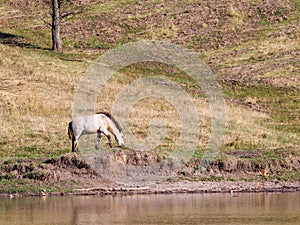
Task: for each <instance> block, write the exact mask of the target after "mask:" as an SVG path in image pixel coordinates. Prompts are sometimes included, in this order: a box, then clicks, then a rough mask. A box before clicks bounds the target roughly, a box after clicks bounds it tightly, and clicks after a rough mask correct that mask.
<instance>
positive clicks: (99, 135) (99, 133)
mask: <svg viewBox="0 0 300 225" xmlns="http://www.w3.org/2000/svg"><path fill="white" fill-rule="evenodd" d="M101 135H102V133H101V131H100V130H97V142H96V146H95V148H96V149H97V150H98V149H99V144H100V139H101Z"/></svg>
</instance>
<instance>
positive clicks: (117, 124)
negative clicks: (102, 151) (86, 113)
mask: <svg viewBox="0 0 300 225" xmlns="http://www.w3.org/2000/svg"><path fill="white" fill-rule="evenodd" d="M96 114H103V115H105V116H107V117H108V118H109V119H110V120H111V121H113V123H114V124H115V125H116V127H117V128H118V130H119V131H120V132H121V131H122V127H121V126H120V124H119V123H118V121H117V120H116V119H115V117H113V116H112V115H111V114H110V113H108V112H97V113H96Z"/></svg>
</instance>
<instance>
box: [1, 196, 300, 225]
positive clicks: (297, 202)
mask: <svg viewBox="0 0 300 225" xmlns="http://www.w3.org/2000/svg"><path fill="white" fill-rule="evenodd" d="M0 224H18V225H20V224H31V225H35V224H109V225H113V224H193V225H194V224H239V225H240V224H251V225H252V224H264V225H265V224H297V225H299V224H300V193H299V192H298V193H268V194H266V193H244V194H238V195H230V194H171V195H135V196H116V197H113V196H104V197H100V196H73V197H41V198H19V199H17V198H13V199H8V198H3V199H0Z"/></svg>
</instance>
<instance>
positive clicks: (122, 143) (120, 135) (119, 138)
mask: <svg viewBox="0 0 300 225" xmlns="http://www.w3.org/2000/svg"><path fill="white" fill-rule="evenodd" d="M116 139H117V142H118V144H119V147H123V145H124V139H123V132H122V131H121V132H120V133H119V134H118V135H116Z"/></svg>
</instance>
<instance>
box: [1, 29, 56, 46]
mask: <svg viewBox="0 0 300 225" xmlns="http://www.w3.org/2000/svg"><path fill="white" fill-rule="evenodd" d="M0 43H1V44H4V45H11V46H18V47H21V48H32V49H41V50H51V49H50V48H42V47H41V46H38V45H33V44H31V43H29V42H28V41H27V40H26V39H25V38H24V37H23V36H18V35H14V34H9V33H3V32H1V31H0Z"/></svg>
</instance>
